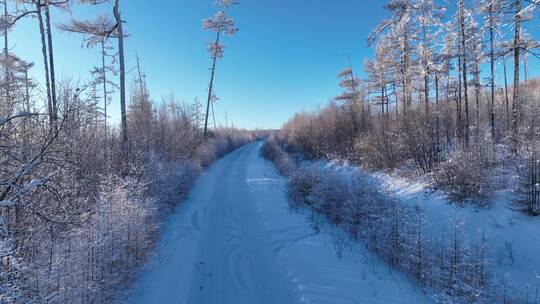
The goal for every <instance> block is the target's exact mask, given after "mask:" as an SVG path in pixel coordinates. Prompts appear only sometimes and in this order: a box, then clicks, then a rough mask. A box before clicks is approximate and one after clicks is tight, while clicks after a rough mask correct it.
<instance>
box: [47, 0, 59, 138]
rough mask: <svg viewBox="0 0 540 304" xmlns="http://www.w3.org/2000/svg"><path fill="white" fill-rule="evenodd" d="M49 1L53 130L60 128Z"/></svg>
mask: <svg viewBox="0 0 540 304" xmlns="http://www.w3.org/2000/svg"><path fill="white" fill-rule="evenodd" d="M49 8H50V5H49V0H45V26H46V27H47V45H48V47H49V68H50V70H49V73H50V79H51V103H52V111H53V128H54V129H55V131H56V129H57V128H58V106H57V102H56V101H57V100H56V78H55V72H54V51H53V39H52V29H51V14H50V11H49Z"/></svg>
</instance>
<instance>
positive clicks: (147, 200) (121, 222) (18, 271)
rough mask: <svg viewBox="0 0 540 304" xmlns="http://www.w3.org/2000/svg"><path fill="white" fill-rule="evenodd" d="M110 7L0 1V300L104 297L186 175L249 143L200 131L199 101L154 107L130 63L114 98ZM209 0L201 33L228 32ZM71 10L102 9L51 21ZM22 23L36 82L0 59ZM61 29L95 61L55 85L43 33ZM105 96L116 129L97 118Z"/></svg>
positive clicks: (183, 190) (113, 291) (185, 184)
mask: <svg viewBox="0 0 540 304" xmlns="http://www.w3.org/2000/svg"><path fill="white" fill-rule="evenodd" d="M122 2H124V1H119V0H116V1H110V2H109V1H94V0H92V1H83V0H81V1H76V2H75V1H49V0H16V1H11V0H4V1H3V2H2V3H1V5H2V18H1V20H2V22H1V25H2V29H1V32H2V36H3V51H2V56H1V57H2V59H1V77H0V78H1V86H0V91H1V93H0V95H1V103H0V303H111V302H114V301H115V299H117V298H118V297H119V296H121V295H120V294H119V290H122V288H123V287H125V286H127V285H129V284H130V282H131V281H132V280H133V277H134V274H135V272H136V270H137V269H138V267H140V266H141V265H143V264H144V262H145V260H146V256H147V255H148V253H149V252H150V249H151V248H152V247H153V244H154V242H155V239H156V234H157V232H158V231H159V230H158V229H159V227H160V224H161V223H162V221H163V218H164V216H165V215H166V214H168V213H170V212H171V211H172V210H173V208H174V206H175V205H176V204H177V202H178V201H180V200H182V198H183V197H184V196H185V195H187V192H188V190H189V189H190V188H191V185H192V184H193V182H194V180H195V178H196V177H197V176H198V174H199V173H201V172H202V170H203V169H204V168H205V167H207V166H208V165H209V164H210V163H211V162H212V161H213V160H215V159H216V158H218V157H219V156H221V155H223V154H225V153H227V152H228V151H231V150H232V149H234V148H236V147H238V146H239V145H242V144H244V143H246V142H248V141H250V140H252V136H253V133H250V132H247V131H243V130H236V129H231V128H228V129H226V128H218V127H214V126H213V125H211V122H212V120H211V116H212V114H211V109H212V107H206V106H207V105H206V104H204V105H203V104H202V103H201V102H196V103H193V104H186V103H183V102H181V101H180V100H179V99H178V98H177V97H176V96H174V94H171V95H170V96H167V97H166V98H164V100H163V102H157V103H156V102H155V101H154V100H153V99H152V97H151V96H150V92H149V91H148V89H147V85H146V78H145V77H144V75H143V74H144V71H141V68H140V66H137V68H138V74H137V77H134V79H133V83H134V84H133V85H132V86H131V88H132V90H131V91H130V92H126V87H127V86H126V81H127V79H126V78H127V77H126V69H127V68H126V66H125V63H124V56H125V55H124V54H125V50H124V44H123V43H124V41H123V40H124V39H125V38H126V39H127V37H126V35H125V33H124V32H123V31H124V30H125V29H123V22H124V20H123V19H122V15H121V11H122ZM218 4H219V5H220V6H218V7H216V9H219V11H220V12H221V13H216V16H213V17H212V18H210V19H208V20H206V21H205V24H204V25H203V27H204V28H206V29H208V30H210V31H213V32H215V33H217V34H218V35H219V33H225V34H227V35H231V34H233V33H234V24H233V23H231V22H232V20H231V19H230V18H228V17H227V16H226V15H225V14H224V13H223V8H222V7H226V6H228V5H230V3H229V4H228V1H222V2H221V3H218ZM74 5H98V6H103V7H104V8H103V9H104V10H108V11H110V14H104V15H99V16H95V17H94V18H91V19H88V20H78V19H73V20H72V21H71V22H69V23H67V24H57V23H56V22H55V20H54V19H52V17H51V14H50V11H52V10H55V11H58V12H63V13H66V14H67V13H68V12H69V10H70V9H71V8H72V6H74ZM23 19H31V21H32V22H33V24H34V26H35V30H36V31H38V32H39V33H40V37H41V41H38V42H36V43H35V47H36V48H39V49H41V50H42V60H43V67H44V69H43V71H41V72H40V75H43V79H33V78H31V76H30V73H29V71H30V70H31V69H33V68H35V67H34V64H33V63H32V62H27V61H25V59H24V58H20V57H18V56H17V54H14V53H12V52H11V46H13V45H14V44H15V43H16V42H17V37H15V36H10V32H11V30H12V28H14V27H16V26H17V25H18V23H19V22H21V20H23ZM66 32H69V33H72V34H77V35H80V38H81V40H83V43H84V45H85V46H87V47H88V48H92V49H94V50H95V51H96V52H99V54H100V56H101V58H102V60H101V61H100V62H95V63H94V65H95V68H93V69H92V70H91V71H88V75H89V77H87V78H88V80H84V81H76V80H65V81H63V80H62V81H60V80H59V78H57V77H58V73H57V72H56V71H55V65H56V64H58V60H62V59H61V58H56V57H55V49H54V45H55V44H54V42H55V40H54V37H55V36H56V35H62V34H65V33H66ZM209 48H210V55H211V57H212V58H213V59H214V62H215V60H216V59H217V58H218V57H220V56H222V52H221V51H219V49H220V44H219V40H218V41H217V42H215V43H211V44H209ZM212 48H213V49H212ZM214 66H215V63H214ZM210 94H212V92H211V90H210ZM113 96H119V97H120V102H121V103H120V104H121V121H120V124H116V122H111V119H110V114H108V111H110V106H111V105H110V104H111V102H112V98H113ZM212 98H215V96H213V95H210V96H209V97H208V101H209V102H208V105H210V103H211V102H212V100H211V99H212ZM208 109H210V115H209V112H208ZM209 116H210V120H209ZM207 126H208V127H207Z"/></svg>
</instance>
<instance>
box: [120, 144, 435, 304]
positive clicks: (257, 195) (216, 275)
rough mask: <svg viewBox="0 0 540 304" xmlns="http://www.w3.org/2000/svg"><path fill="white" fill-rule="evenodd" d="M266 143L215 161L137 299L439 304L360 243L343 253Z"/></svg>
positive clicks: (172, 223) (168, 233) (171, 229)
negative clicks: (297, 205) (293, 207)
mask: <svg viewBox="0 0 540 304" xmlns="http://www.w3.org/2000/svg"><path fill="white" fill-rule="evenodd" d="M260 147H261V143H260V142H256V143H252V144H249V145H247V146H244V147H242V148H240V149H238V150H236V151H235V152H233V153H231V154H229V155H227V156H225V157H224V158H222V159H221V160H218V161H217V162H216V163H215V164H213V165H212V166H211V167H210V168H209V169H208V171H207V172H206V173H205V174H204V175H202V176H201V177H200V178H199V179H198V181H197V182H196V184H195V187H194V189H193V190H192V192H191V194H190V195H189V197H188V199H187V200H186V201H185V202H183V203H182V204H180V205H179V206H178V208H177V210H176V211H175V212H174V213H173V214H172V215H171V216H170V217H169V219H168V220H167V222H166V223H165V225H164V227H163V230H162V235H161V238H160V240H159V242H158V245H157V247H156V251H155V253H154V254H153V257H152V258H151V261H150V263H149V264H148V266H147V269H146V270H145V271H144V272H143V273H142V274H141V276H140V278H139V279H138V280H137V282H136V284H135V286H134V289H133V290H132V292H131V295H130V296H129V298H128V303H141V304H148V303H190V304H206V303H208V304H217V303H221V304H227V303H231V304H232V303H234V304H242V303H246V304H248V303H249V304H258V303H275V304H287V303H314V304H315V303H321V304H322V303H332V304H340V303H351V304H352V303H370V304H377V303H381V304H382V303H385V304H386V303H419V304H421V303H430V302H431V301H430V299H428V298H427V297H426V296H424V295H423V294H422V293H421V292H420V291H418V289H417V288H416V287H415V286H414V285H412V284H411V283H410V281H409V280H408V279H407V278H405V277H404V276H403V275H401V274H399V273H396V272H394V273H392V274H390V273H389V270H388V268H387V267H386V266H385V265H384V264H383V263H381V262H380V261H379V260H378V259H377V258H375V257H373V256H372V255H371V254H369V253H368V252H366V251H365V250H364V249H363V248H362V247H361V246H360V245H358V246H354V248H352V250H349V251H348V252H346V253H345V254H344V256H343V257H342V259H338V258H337V255H336V253H335V251H334V249H333V248H332V246H331V244H330V242H329V237H328V233H329V232H330V231H329V229H331V228H328V227H323V228H322V231H321V233H319V234H316V233H315V232H314V231H313V229H312V228H311V226H310V222H309V217H310V215H309V214H308V213H307V212H300V213H297V212H291V211H290V210H289V207H288V201H287V199H286V196H285V183H286V180H285V179H283V178H282V177H280V176H279V174H278V173H277V172H276V170H275V169H274V168H273V166H272V164H271V163H270V162H268V161H266V160H264V159H262V157H261V156H260V155H259V149H260Z"/></svg>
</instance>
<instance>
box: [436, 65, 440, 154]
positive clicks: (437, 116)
mask: <svg viewBox="0 0 540 304" xmlns="http://www.w3.org/2000/svg"><path fill="white" fill-rule="evenodd" d="M439 111H440V107H439V75H437V74H435V128H436V133H437V134H436V136H437V137H436V141H437V149H436V150H437V153H438V152H439V151H440V147H441V140H440V138H441V134H440V127H441V126H440V124H441V122H440V117H439V115H440V114H439Z"/></svg>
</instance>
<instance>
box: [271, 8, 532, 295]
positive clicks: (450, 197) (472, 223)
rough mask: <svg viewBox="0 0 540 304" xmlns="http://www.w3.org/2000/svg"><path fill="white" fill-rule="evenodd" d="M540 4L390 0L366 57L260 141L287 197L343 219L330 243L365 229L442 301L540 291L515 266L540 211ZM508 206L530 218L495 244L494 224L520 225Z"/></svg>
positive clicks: (384, 253) (380, 250)
mask: <svg viewBox="0 0 540 304" xmlns="http://www.w3.org/2000/svg"><path fill="white" fill-rule="evenodd" d="M538 4H539V3H538V2H537V1H520V0H515V1H514V0H511V1H505V0H501V1H498V0H486V1H465V0H457V1H451V2H450V3H446V2H443V1H433V0H417V1H409V0H392V1H387V3H386V4H385V6H384V7H385V10H386V13H387V17H386V18H385V19H384V20H380V23H379V25H378V26H376V27H375V28H373V30H372V32H371V34H370V35H369V37H368V39H367V45H369V46H371V47H372V48H373V53H374V56H373V58H370V59H365V60H364V64H363V70H355V69H354V68H353V66H352V64H350V60H349V64H348V65H346V68H345V69H343V70H342V71H340V72H339V73H338V74H337V79H338V84H339V86H340V87H341V88H342V94H340V95H339V96H336V97H335V98H333V99H332V100H331V101H330V102H329V103H328V104H327V105H325V106H323V107H320V108H317V109H315V110H313V111H304V112H300V113H297V114H296V115H294V117H292V118H291V119H290V120H289V121H288V122H287V123H285V125H284V126H283V128H282V130H281V133H280V134H279V135H278V136H274V138H273V139H271V140H270V141H268V142H267V143H266V144H265V146H264V147H263V155H264V156H265V157H266V158H268V159H270V160H272V161H273V162H274V163H275V164H276V166H277V168H278V169H279V171H280V172H281V174H282V175H284V176H286V177H287V178H288V179H289V183H288V196H289V198H290V200H291V208H293V209H298V208H303V207H305V206H307V207H309V208H310V209H313V210H314V211H317V213H318V214H322V215H323V216H324V218H326V219H327V221H329V222H330V223H331V224H332V225H334V226H337V227H341V228H342V230H344V231H346V232H347V236H346V237H345V238H344V237H343V236H340V235H338V236H337V237H336V236H333V237H332V244H334V245H337V246H336V252H337V254H338V255H340V254H342V252H343V250H344V249H343V248H347V245H346V244H347V243H348V242H349V241H348V239H352V240H353V241H354V240H361V241H362V242H363V243H364V244H365V246H366V247H368V248H370V250H371V251H372V252H374V253H375V254H376V255H377V256H379V257H380V258H381V259H382V260H384V261H385V262H386V263H387V264H388V265H390V266H389V267H392V268H395V269H398V270H400V271H402V272H403V273H405V274H407V275H408V276H409V277H410V278H412V279H413V280H414V281H416V282H418V284H419V285H420V286H421V287H422V288H423V289H424V290H426V292H427V293H428V294H432V295H433V297H434V298H436V302H441V303H488V302H491V303H537V302H538V301H539V298H538V285H537V283H536V282H535V281H536V279H534V277H531V278H530V280H532V281H528V283H525V282H524V281H523V280H522V277H520V275H519V274H518V273H519V272H520V271H518V270H515V272H513V270H511V269H517V268H519V267H520V266H517V264H518V262H516V260H515V259H514V258H515V256H520V255H522V256H523V257H524V256H529V257H531V258H532V259H533V260H534V259H535V258H534V256H535V254H534V252H538V246H537V244H536V243H535V242H532V243H527V242H528V241H526V240H527V239H528V236H526V235H527V234H530V235H529V236H532V235H534V233H535V232H533V231H534V229H536V228H535V227H537V225H538V221H537V220H536V217H537V216H538V215H540V199H539V194H540V183H539V180H538V176H539V173H540V171H539V164H540V163H539V159H538V150H539V148H540V145H539V143H538V135H539V134H540V128H539V127H538V124H537V122H536V120H537V119H538V117H540V102H539V99H538V98H539V96H538V92H539V91H538V90H539V85H540V82H539V81H538V79H536V78H534V77H530V76H529V74H530V73H531V71H530V68H529V65H534V64H535V61H536V60H538V42H537V40H536V39H535V37H534V35H532V34H530V33H529V31H528V29H531V28H534V27H537V26H538V18H537V17H535V14H536V13H537V12H536V10H537V8H538V7H537V6H538ZM533 32H534V29H533ZM306 160H307V161H308V164H311V165H306ZM321 162H322V163H323V164H326V165H325V166H321ZM351 168H353V169H351ZM351 170H352V171H351ZM351 183H352V184H351ZM426 185H427V186H426ZM391 188H394V189H395V190H396V191H389V190H388V189H391ZM411 188H421V191H424V192H425V193H424V194H418V197H420V198H421V200H420V199H418V197H417V196H414V197H413V195H410V192H414V190H411ZM431 192H435V193H437V194H436V195H431V194H429V193H431ZM404 193H405V194H404ZM438 194H440V195H441V196H442V197H443V198H441V197H439V196H437V195H438ZM412 198H413V199H412ZM441 201H443V202H444V205H443V206H440V202H441ZM437 208H439V209H437ZM440 209H442V210H440ZM501 209H502V210H501ZM443 210H448V212H447V213H445V214H442V213H441V212H442V211H443ZM472 212H474V213H477V214H478V215H470V214H469V213H472ZM509 213H511V214H514V215H516V214H519V215H516V216H515V217H513V216H509V217H511V219H508V220H509V221H510V222H512V223H511V224H509V225H508V226H513V225H521V224H523V223H526V222H528V221H531V220H532V221H533V222H532V223H534V224H531V225H530V226H527V227H528V228H527V230H519V232H518V233H519V234H521V233H524V234H526V235H520V236H516V235H515V234H514V235H513V236H511V237H509V239H511V240H506V241H505V242H504V244H503V243H502V241H500V240H497V236H496V235H499V234H500V235H501V237H502V235H504V234H505V233H510V234H511V233H516V232H517V231H518V230H517V228H515V229H516V230H513V229H514V228H511V227H506V226H504V227H500V226H498V224H497V225H496V224H493V226H496V227H493V226H492V225H491V223H490V221H491V219H493V221H494V222H495V221H496V220H495V218H499V219H502V218H504V217H505V216H507V214H509ZM445 217H446V218H445ZM466 218H467V220H468V223H467V221H466ZM514 220H516V221H518V222H519V224H516V223H515V222H513V221H514ZM313 225H315V226H316V227H318V226H319V225H320V219H317V217H315V218H314V223H313ZM524 225H525V224H524ZM535 225H536V226H535ZM440 229H441V230H442V231H439V230H440ZM498 229H502V230H504V231H503V232H498ZM435 231H436V232H435ZM510 231H512V232H510ZM519 241H524V242H525V243H522V244H521V246H520V249H519V250H518V249H515V247H517V246H515V243H518V242H519ZM499 246H500V247H499ZM507 258H508V259H509V262H508V264H510V265H512V266H510V267H509V268H505V269H506V270H504V271H501V270H500V268H503V266H502V265H503V264H506V262H505V261H504V260H505V259H507ZM529 261H531V260H529ZM523 263H524V264H525V265H528V266H529V267H531V269H535V265H536V262H533V263H532V264H529V262H525V261H523ZM524 267H527V266H524ZM536 278H538V277H537V276H536Z"/></svg>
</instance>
